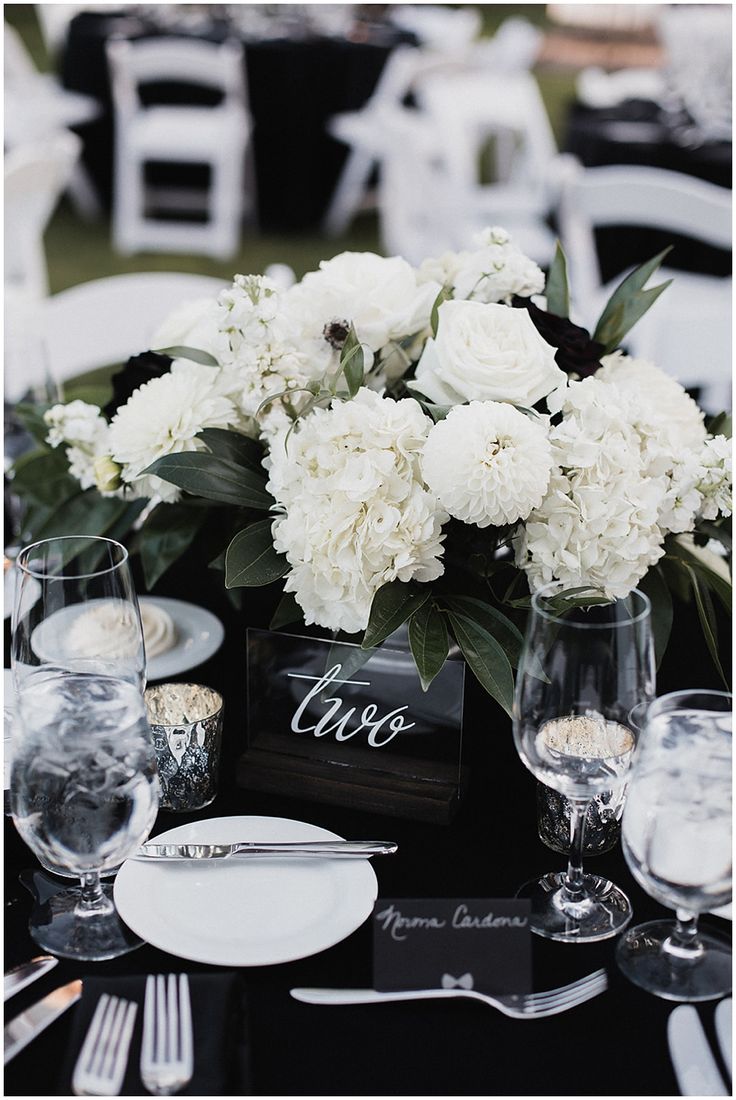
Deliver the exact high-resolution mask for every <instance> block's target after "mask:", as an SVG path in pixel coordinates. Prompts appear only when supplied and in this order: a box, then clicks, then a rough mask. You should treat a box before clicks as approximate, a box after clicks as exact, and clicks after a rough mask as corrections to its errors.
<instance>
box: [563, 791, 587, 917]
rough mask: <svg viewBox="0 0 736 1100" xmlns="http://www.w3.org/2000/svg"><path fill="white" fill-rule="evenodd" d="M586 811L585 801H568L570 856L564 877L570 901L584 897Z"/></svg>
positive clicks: (573, 799)
mask: <svg viewBox="0 0 736 1100" xmlns="http://www.w3.org/2000/svg"><path fill="white" fill-rule="evenodd" d="M587 810H588V802H587V800H585V799H579V798H571V799H570V855H569V858H568V861H567V874H566V876H565V889H566V891H567V894H568V898H569V900H570V901H582V900H583V898H584V897H585V887H584V886H583V845H584V844H585V815H586V812H587Z"/></svg>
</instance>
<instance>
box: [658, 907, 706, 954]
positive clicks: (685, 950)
mask: <svg viewBox="0 0 736 1100" xmlns="http://www.w3.org/2000/svg"><path fill="white" fill-rule="evenodd" d="M676 915H677V921H676V923H675V928H674V931H673V933H672V935H671V936H669V938H668V939H667V940H666V941H665V944H664V948H665V950H666V951H667V952H668V954H670V955H676V956H677V957H678V958H679V959H690V960H694V959H698V958H700V956H701V955H702V953H703V945H702V943H701V942H700V940H699V939H698V914H697V913H690V912H689V911H688V910H687V909H677V910H676Z"/></svg>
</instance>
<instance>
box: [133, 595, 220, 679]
mask: <svg viewBox="0 0 736 1100" xmlns="http://www.w3.org/2000/svg"><path fill="white" fill-rule="evenodd" d="M138 602H139V603H140V604H141V606H143V605H144V604H147V603H148V604H152V605H153V606H154V607H160V608H161V610H162V611H167V612H168V614H169V615H171V618H172V620H173V623H174V629H175V630H176V642H175V644H174V645H173V646H172V648H171V649H167V650H166V651H165V652H164V653H159V654H158V656H157V657H151V658H150V660H149V661H148V662H147V664H146V677H147V679H148V680H149V681H152V680H165V679H166V678H167V676H178V675H179V674H180V673H182V672H186V670H187V669H189V668H196V666H197V665H201V664H203V662H204V661H207V660H209V658H210V657H212V656H214V654H215V653H217V651H218V649H219V648H220V646H221V645H222V641H223V638H224V637H225V628H224V627H223V625H222V623H221V622H220V620H219V619H218V618H217V616H216V615H213V614H212V612H211V611H207V609H206V608H204V607H197V605H196V604H194V603H185V601H184V600H171V599H168V598H167V597H165V596H139V597H138Z"/></svg>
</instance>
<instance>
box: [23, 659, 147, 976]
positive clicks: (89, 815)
mask: <svg viewBox="0 0 736 1100" xmlns="http://www.w3.org/2000/svg"><path fill="white" fill-rule="evenodd" d="M31 682H32V690H30V689H29V681H26V683H25V685H24V686H23V687H22V688H21V691H20V693H19V697H18V716H19V722H18V729H17V732H16V736H15V738H14V746H13V763H12V771H11V777H10V795H11V809H12V814H13V820H14V822H15V825H16V828H17V829H18V832H19V833H20V835H21V836H22V837H23V839H24V840H25V842H26V843H27V844H28V846H29V847H30V848H31V850H32V851H33V852H34V853H35V854H36V855H37V856H38V857H39V859H40V860H41V862H42V863H43V864H44V865H45V866H47V867H50V868H51V869H53V870H57V869H61V870H62V872H63V873H65V874H67V875H68V876H76V877H79V878H80V879H81V887H74V888H71V889H68V890H64V891H61V892H57V893H55V894H54V895H53V896H52V897H51V898H50V899H48V900H47V901H46V903H45V904H44V905H42V906H40V907H39V908H37V909H36V910H34V914H33V915H32V917H31V922H30V925H29V928H30V932H31V935H32V936H33V938H34V939H35V940H36V942H37V943H39V944H40V945H41V947H43V948H44V949H45V950H47V951H50V952H51V953H52V954H54V955H59V956H62V957H65V958H73V959H93V960H98V959H111V958H115V957H116V956H118V955H122V954H124V953H125V952H127V951H131V950H132V949H133V948H134V947H138V946H139V945H140V943H141V940H140V939H138V937H136V936H134V935H133V934H132V933H131V932H130V930H129V929H128V928H127V927H126V926H125V925H124V924H123V923H122V922H121V921H120V918H119V917H118V915H117V912H116V910H115V906H114V904H113V900H112V887H111V886H110V885H109V884H105V885H103V884H102V883H101V882H100V875H101V873H102V872H103V871H105V870H109V869H111V868H114V867H116V866H117V865H118V864H119V863H120V862H121V861H122V860H123V859H125V858H127V857H128V856H130V855H132V853H133V852H134V851H135V850H136V848H138V846H139V845H140V844H142V843H143V841H144V840H145V839H146V838H147V837H148V834H149V832H150V830H151V826H152V825H153V822H154V819H155V816H156V811H157V809H158V797H159V786H158V774H157V770H156V756H155V751H154V747H153V738H152V736H151V731H150V728H149V726H148V722H147V719H146V711H145V705H144V702H143V697H142V695H141V693H140V691H139V690H138V687H137V685H136V684H133V683H130V682H128V681H126V680H122V679H115V678H113V677H109V676H100V675H95V674H92V673H86V672H81V673H80V672H70V671H64V670H59V669H56V670H51V669H47V670H46V671H45V672H44V674H43V676H39V677H37V678H36V679H34V680H33V681H31Z"/></svg>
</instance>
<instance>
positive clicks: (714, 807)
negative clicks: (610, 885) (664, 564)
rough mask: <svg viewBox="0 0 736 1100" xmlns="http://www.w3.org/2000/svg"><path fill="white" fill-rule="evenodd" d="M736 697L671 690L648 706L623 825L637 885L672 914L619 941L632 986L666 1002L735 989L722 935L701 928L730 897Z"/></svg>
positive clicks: (618, 955) (707, 997)
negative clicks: (735, 710)
mask: <svg viewBox="0 0 736 1100" xmlns="http://www.w3.org/2000/svg"><path fill="white" fill-rule="evenodd" d="M732 702H733V700H732V696H731V695H729V694H727V693H726V692H718V691H677V692H673V693H672V694H670V695H664V696H662V698H661V699H658V700H657V701H656V702H655V703H653V704H652V706H651V707H650V708H649V710H648V711H647V716H646V722H645V728H644V732H643V734H642V738H641V744H640V747H639V750H638V752H637V758H636V761H635V763H634V766H633V768H632V773H631V777H630V783H629V792H628V796H627V801H626V806H625V807H624V816H623V824H622V842H623V850H624V856H625V858H626V862H627V864H628V865H629V869H630V870H631V873H632V875H633V876H634V878H635V879H636V881H637V882H638V883H639V885H640V886H642V887H643V888H644V890H646V892H647V893H648V894H650V895H651V896H652V897H653V898H655V899H656V900H657V901H659V902H661V903H662V904H663V905H666V906H668V907H670V908H673V909H674V910H675V913H676V920H675V921H672V920H656V921H649V922H648V923H646V924H641V925H638V926H636V927H635V928H632V929H630V930H629V931H628V932H627V933H626V935H625V936H624V937H623V938H622V940H621V941H620V943H619V944H618V946H617V949H616V959H617V962H618V965H619V967H620V969H621V970H622V971H623V973H624V974H625V975H626V977H627V978H629V979H630V980H631V981H632V982H634V983H635V984H636V985H639V986H641V987H642V988H643V989H646V990H648V991H649V992H650V993H654V994H656V995H657V996H658V997H663V998H665V999H666V1000H672V1001H706V1000H711V999H712V998H714V997H720V996H723V995H724V994H726V993H729V992H730V991H731V980H732V968H731V947H730V943H729V941H728V940H727V939H726V937H720V936H719V935H718V934H717V932H712V931H708V932H705V931H703V930H702V929H699V928H698V916H699V914H700V913H701V912H703V911H704V910H712V909H717V908H719V907H720V906H722V905H725V904H726V902H728V901H729V900H730V897H731V863H732V859H731V738H732V721H731V709H732Z"/></svg>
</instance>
